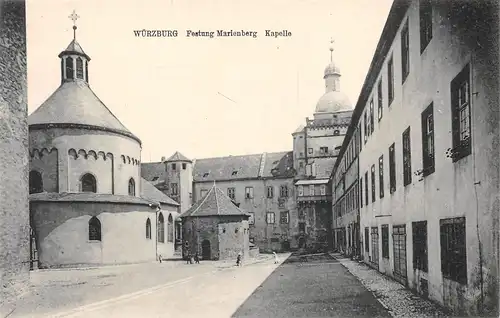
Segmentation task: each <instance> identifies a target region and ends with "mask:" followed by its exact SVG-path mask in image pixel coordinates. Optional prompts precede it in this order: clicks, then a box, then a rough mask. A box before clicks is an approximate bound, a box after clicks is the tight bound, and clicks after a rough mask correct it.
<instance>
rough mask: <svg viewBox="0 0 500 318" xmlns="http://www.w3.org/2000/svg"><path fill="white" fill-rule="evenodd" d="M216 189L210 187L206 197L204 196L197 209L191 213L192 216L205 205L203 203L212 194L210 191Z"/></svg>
mask: <svg viewBox="0 0 500 318" xmlns="http://www.w3.org/2000/svg"><path fill="white" fill-rule="evenodd" d="M213 189H214V187H212V188H210V191H208V193H207V194H206V195H205V197H204V198H203V201H201V203H200V204H199V205H198V206H197V207H196V209H195V210H194V211H193V212H192V213H191V216H194V215H195V213H196V212H197V211H198V210H199V209H200V207H201V206H203V203H205V201H206V200H207V198H208V197H209V196H210V193H211V192H212V190H213Z"/></svg>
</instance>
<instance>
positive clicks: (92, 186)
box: [80, 173, 97, 193]
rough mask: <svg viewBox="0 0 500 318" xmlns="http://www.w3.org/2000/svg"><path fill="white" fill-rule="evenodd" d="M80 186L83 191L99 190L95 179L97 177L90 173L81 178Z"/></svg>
mask: <svg viewBox="0 0 500 318" xmlns="http://www.w3.org/2000/svg"><path fill="white" fill-rule="evenodd" d="M80 187H81V189H82V192H94V193H96V192H97V182H96V180H95V177H94V176H93V175H92V174H90V173H87V174H84V175H83V176H82V178H81V179H80Z"/></svg>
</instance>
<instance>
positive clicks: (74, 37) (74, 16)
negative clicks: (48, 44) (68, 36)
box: [68, 10, 80, 40]
mask: <svg viewBox="0 0 500 318" xmlns="http://www.w3.org/2000/svg"><path fill="white" fill-rule="evenodd" d="M68 18H70V19H71V20H72V21H73V40H76V29H77V26H76V20H78V18H80V16H79V15H78V14H76V11H75V10H73V13H71V14H70V15H69V16H68Z"/></svg>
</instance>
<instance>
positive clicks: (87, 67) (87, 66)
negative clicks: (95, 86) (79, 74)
mask: <svg viewBox="0 0 500 318" xmlns="http://www.w3.org/2000/svg"><path fill="white" fill-rule="evenodd" d="M85 80H86V81H87V83H88V82H89V62H88V61H85Z"/></svg>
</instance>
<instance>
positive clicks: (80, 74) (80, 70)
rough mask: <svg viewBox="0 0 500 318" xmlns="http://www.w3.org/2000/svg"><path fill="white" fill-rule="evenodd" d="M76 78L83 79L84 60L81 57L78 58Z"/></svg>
mask: <svg viewBox="0 0 500 318" xmlns="http://www.w3.org/2000/svg"><path fill="white" fill-rule="evenodd" d="M76 78H79V79H83V60H82V58H81V57H78V58H77V59H76Z"/></svg>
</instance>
